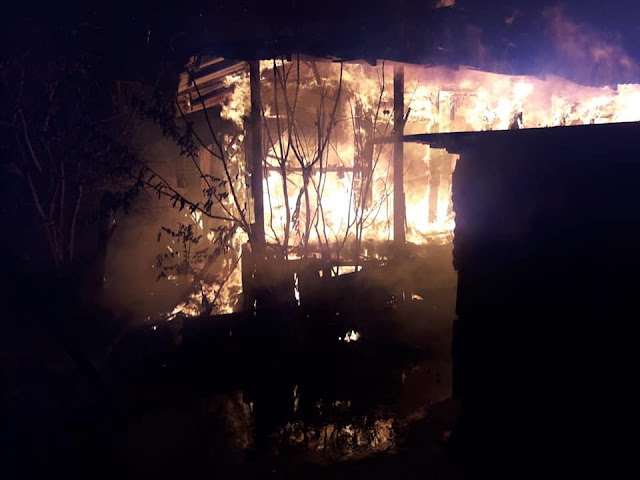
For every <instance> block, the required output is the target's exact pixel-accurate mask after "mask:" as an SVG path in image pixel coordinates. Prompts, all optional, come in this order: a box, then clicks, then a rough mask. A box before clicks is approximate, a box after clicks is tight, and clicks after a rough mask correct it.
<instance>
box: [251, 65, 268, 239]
mask: <svg viewBox="0 0 640 480" xmlns="http://www.w3.org/2000/svg"><path fill="white" fill-rule="evenodd" d="M249 77H250V81H251V118H250V127H251V192H252V193H253V211H254V222H255V223H254V225H253V232H252V233H253V238H252V239H251V240H252V243H253V248H254V249H255V250H256V251H260V250H261V249H262V248H263V247H264V244H265V237H264V202H263V192H262V180H263V178H264V173H263V170H264V167H263V158H262V157H263V152H262V108H261V106H262V100H261V98H260V61H259V60H252V61H250V62H249Z"/></svg>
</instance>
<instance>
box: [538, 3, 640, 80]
mask: <svg viewBox="0 0 640 480" xmlns="http://www.w3.org/2000/svg"><path fill="white" fill-rule="evenodd" d="M543 17H544V19H545V22H546V35H547V38H548V39H550V41H551V46H552V49H553V51H552V56H551V63H552V66H551V67H552V70H555V71H557V72H558V73H564V74H565V75H563V76H567V77H569V78H572V79H573V80H575V81H577V82H579V83H583V84H591V85H611V84H615V83H628V82H634V81H637V80H638V78H639V77H640V75H639V73H640V68H639V67H638V65H637V63H636V62H635V61H634V60H633V59H632V58H631V57H630V56H629V55H628V54H627V53H626V52H625V51H624V49H623V48H622V47H621V46H620V44H619V41H617V40H618V39H615V38H614V39H607V38H605V37H604V35H603V34H601V33H599V32H597V31H595V30H594V29H593V28H592V27H590V26H588V25H584V24H578V23H576V22H574V21H573V20H572V19H570V18H568V17H567V16H566V15H565V13H564V11H563V10H562V8H560V7H553V8H548V9H546V10H544V11H543ZM555 71H554V73H556V72H555Z"/></svg>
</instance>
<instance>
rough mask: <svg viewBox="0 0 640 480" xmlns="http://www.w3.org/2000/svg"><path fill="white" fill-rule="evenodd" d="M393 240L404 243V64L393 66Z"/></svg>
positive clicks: (399, 243)
mask: <svg viewBox="0 0 640 480" xmlns="http://www.w3.org/2000/svg"><path fill="white" fill-rule="evenodd" d="M393 125H394V140H395V141H394V145H393V240H394V242H395V244H396V245H404V244H405V215H406V209H405V202H404V143H403V135H404V66H403V65H400V64H396V65H394V67H393Z"/></svg>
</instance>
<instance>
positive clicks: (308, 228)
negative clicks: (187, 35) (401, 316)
mask: <svg viewBox="0 0 640 480" xmlns="http://www.w3.org/2000/svg"><path fill="white" fill-rule="evenodd" d="M400 97H402V98H400ZM177 104H178V115H179V116H181V117H183V118H188V119H189V121H192V122H195V124H196V125H200V126H201V127H203V128H204V129H205V130H207V128H209V129H213V130H212V131H211V132H210V135H209V134H208V135H207V138H209V137H212V138H211V139H210V140H204V143H203V146H202V148H201V151H200V155H199V157H198V166H197V171H194V172H192V174H193V175H194V176H200V177H201V181H200V184H199V187H200V188H199V189H198V188H194V193H195V194H196V196H197V193H198V190H201V191H203V192H205V195H204V198H203V201H202V205H205V208H204V209H203V211H202V212H198V211H197V210H196V212H195V214H196V215H197V217H196V218H195V219H194V222H195V225H196V229H197V230H198V232H199V233H200V234H202V235H203V236H204V237H205V238H206V239H207V241H209V242H211V244H212V245H213V246H215V245H216V244H217V242H218V241H219V239H220V236H217V235H216V233H215V232H218V233H220V232H222V231H224V237H225V238H224V240H223V241H224V243H225V244H226V245H228V246H229V247H230V249H228V250H226V253H225V254H224V255H223V256H222V259H219V260H216V261H213V262H209V263H208V264H207V268H209V269H210V270H211V268H212V266H214V265H215V267H214V268H215V269H217V271H222V272H224V273H223V274H222V275H217V277H216V278H215V279H214V280H213V281H205V280H203V281H202V282H200V284H199V285H200V286H199V287H198V290H197V291H196V292H195V293H194V294H193V296H192V298H191V299H190V300H189V301H187V302H184V303H182V304H180V305H178V306H177V307H176V308H175V309H174V310H173V312H172V313H171V315H172V316H175V315H176V314H178V313H181V312H182V313H186V314H189V315H197V314H199V313H202V312H203V308H202V306H203V304H209V305H212V304H215V305H214V306H213V312H217V313H225V312H231V311H238V310H247V309H249V310H252V309H254V308H255V307H256V306H259V304H261V303H262V305H263V306H264V307H266V308H272V307H274V306H276V305H292V304H293V305H295V304H297V303H298V304H299V303H300V302H303V303H304V301H306V299H303V298H302V297H304V295H302V296H301V294H300V289H301V288H302V289H303V290H307V292H308V291H309V288H307V287H308V286H309V285H311V284H313V283H314V282H315V284H316V285H319V284H320V283H318V282H316V280H315V278H316V277H319V276H322V278H325V279H326V278H329V277H332V276H338V275H341V274H343V273H350V272H359V271H360V270H364V271H365V272H366V271H367V270H368V271H371V269H372V268H374V267H375V266H378V267H384V265H385V264H387V263H388V262H392V263H394V262H395V261H396V258H397V257H398V253H399V252H400V251H401V250H402V248H404V247H403V245H405V242H407V243H409V244H411V245H414V246H419V247H423V249H424V251H425V252H427V251H428V250H429V249H430V248H431V246H438V245H451V241H452V238H453V230H454V227H455V215H454V211H453V208H452V203H451V188H452V182H451V179H452V174H453V172H454V170H455V166H456V161H457V158H458V155H457V154H456V153H455V152H454V153H451V152H448V151H447V150H446V149H443V148H439V146H438V145H436V144H432V145H429V144H418V143H406V144H404V147H403V142H398V141H395V142H389V141H388V139H390V138H399V136H401V135H402V134H404V135H406V136H411V135H415V134H423V133H425V132H426V133H433V134H436V133H447V132H459V131H488V130H494V131H496V130H507V129H520V128H524V129H528V128H539V127H551V126H569V125H579V124H594V123H595V124H597V123H610V122H619V121H632V120H637V119H638V116H639V115H640V114H638V112H639V111H640V110H639V109H638V108H637V106H638V105H639V104H640V86H638V85H630V84H629V85H617V86H615V87H609V86H607V87H601V88H595V87H587V86H582V85H578V84H575V83H573V82H570V81H567V80H564V79H561V78H557V77H552V76H548V77H546V78H538V77H531V76H522V75H519V76H518V75H501V74H495V73H490V72H482V71H479V70H475V69H471V68H466V67H459V68H448V67H426V66H420V65H409V64H398V63H393V62H384V61H379V62H377V64H375V65H370V64H367V63H364V62H330V61H326V60H323V59H318V58H311V57H304V56H293V57H291V59H288V60H287V59H275V60H268V61H260V62H249V63H247V62H238V61H229V60H224V59H222V58H205V57H203V58H194V59H192V62H191V63H190V64H189V66H188V70H187V72H186V73H185V74H183V75H182V77H181V80H180V85H179V89H178V101H177ZM209 142H211V143H209ZM220 179H221V182H222V183H221V184H224V185H225V188H224V192H220V191H219V190H217V191H216V192H213V195H212V191H211V190H212V183H215V181H217V180H220ZM260 179H261V180H260ZM214 190H215V188H214ZM212 198H213V202H211V201H210V202H209V203H208V204H207V199H209V200H211V199H212ZM212 212H213V214H212ZM214 217H215V218H214ZM223 217H224V218H226V219H227V220H217V219H216V218H223ZM394 245H395V250H393V248H392V247H393V246H394ZM258 260H259V261H258ZM197 268H198V269H201V270H202V269H203V268H204V267H203V266H202V265H199V266H198V267H197ZM203 273H204V275H201V276H202V277H206V276H207V275H206V272H204V271H203ZM209 277H211V275H209ZM303 284H304V285H303ZM417 288H419V287H417ZM409 289H410V288H409ZM403 292H404V295H405V297H406V296H407V295H410V294H411V293H412V292H409V291H403V290H402V289H401V290H400V291H399V292H395V293H396V294H400V295H402V293H403ZM307 298H309V296H308V295H307ZM396 298H397V295H396ZM205 310H206V309H205Z"/></svg>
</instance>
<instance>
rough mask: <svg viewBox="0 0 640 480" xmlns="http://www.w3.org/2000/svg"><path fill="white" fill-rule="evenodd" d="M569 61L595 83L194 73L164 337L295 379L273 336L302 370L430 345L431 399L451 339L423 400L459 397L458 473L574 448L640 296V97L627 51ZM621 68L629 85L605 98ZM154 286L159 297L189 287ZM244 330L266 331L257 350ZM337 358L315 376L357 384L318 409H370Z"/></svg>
mask: <svg viewBox="0 0 640 480" xmlns="http://www.w3.org/2000/svg"><path fill="white" fill-rule="evenodd" d="M551 23H552V27H553V28H552V30H553V31H554V32H556V33H558V32H561V31H563V30H566V29H567V28H568V27H567V24H566V23H562V21H561V20H558V19H555V20H554V21H552V22H551ZM573 31H574V33H575V30H573ZM558 34H559V33H558ZM574 40H575V39H574ZM578 40H579V41H578ZM578 40H576V41H575V42H573V43H571V42H565V43H562V42H560V45H561V48H560V50H562V51H564V50H566V52H569V53H570V52H571V51H573V50H574V49H575V48H577V47H576V46H578V47H580V45H582V46H585V49H586V50H587V53H588V55H587V57H588V58H586V57H585V62H586V61H592V62H593V65H595V67H594V69H595V71H596V73H597V75H596V80H595V81H580V78H576V77H580V75H575V76H574V78H573V79H569V78H564V77H562V76H557V75H554V74H553V73H554V70H553V69H552V70H551V71H550V72H547V73H546V74H544V75H540V74H539V72H538V73H537V74H533V73H532V72H529V71H526V69H522V70H519V69H517V68H511V69H505V68H495V69H492V68H490V67H488V66H487V63H486V62H484V63H483V62H480V61H479V62H476V64H475V66H464V65H451V64H450V63H451V62H442V63H438V62H430V63H429V64H418V63H409V62H407V61H403V62H401V61H387V60H376V61H371V60H369V61H364V60H344V59H337V58H327V57H322V56H312V55H303V54H296V53H286V54H284V55H280V56H276V57H275V58H272V57H269V56H266V55H259V54H257V55H256V54H254V55H253V56H247V57H245V58H249V59H248V60H242V59H241V60H232V59H228V58H223V57H218V56H214V55H204V54H203V55H198V56H194V57H192V58H191V59H190V61H189V63H188V64H187V66H186V69H185V72H184V73H183V74H182V75H181V76H180V81H179V85H178V89H177V96H176V101H175V112H174V113H175V116H176V117H177V118H178V119H179V120H180V121H182V122H184V124H185V125H186V126H187V129H188V130H189V131H190V132H191V133H192V134H193V136H194V137H195V142H194V145H195V149H192V150H190V159H191V160H193V161H188V162H183V161H178V162H177V164H176V169H175V172H174V174H175V181H176V184H177V185H178V190H176V195H175V197H174V200H175V202H174V205H175V204H176V203H179V202H182V203H183V204H182V207H183V208H181V209H180V215H181V216H182V217H183V218H181V219H180V222H181V225H180V228H179V229H178V230H167V229H165V232H166V233H168V234H169V237H163V238H169V239H170V242H171V243H170V244H168V245H167V246H166V247H167V249H168V252H169V254H167V253H164V255H163V258H164V259H165V260H166V258H168V257H170V258H172V259H173V258H175V257H176V253H175V250H176V249H177V248H181V249H182V250H181V251H180V252H181V253H180V255H182V257H181V258H182V259H181V260H180V263H181V264H183V265H184V264H187V265H188V268H187V270H186V271H187V275H186V276H187V277H188V278H189V282H190V284H191V285H193V286H194V287H193V288H192V289H191V291H190V292H188V293H189V295H188V298H185V299H183V300H182V301H180V302H178V303H177V305H175V307H174V308H172V309H171V310H170V312H167V314H166V315H164V317H163V320H166V321H174V320H175V319H180V320H182V321H183V322H184V328H183V330H182V334H183V339H184V342H185V343H186V344H189V345H191V346H196V347H198V348H201V349H202V350H207V349H209V353H208V354H207V355H214V357H215V355H219V356H217V357H215V359H216V361H219V362H221V361H223V360H224V356H223V354H222V353H220V352H225V351H226V350H225V348H228V344H224V345H223V344H222V343H216V344H215V345H216V349H218V350H217V351H216V352H215V353H211V352H210V350H211V343H206V344H203V338H206V335H205V336H203V332H205V331H206V330H207V329H215V330H216V331H222V330H223V331H225V332H229V333H228V336H229V337H230V338H231V337H233V336H234V335H235V336H236V337H238V336H242V335H243V334H246V335H247V336H251V340H250V343H251V342H253V343H251V344H252V345H257V344H260V345H261V346H260V347H259V348H258V350H260V349H263V350H260V351H261V352H262V353H263V354H264V356H263V357H260V358H270V359H271V358H275V357H277V358H279V359H280V360H282V365H287V367H286V368H287V369H291V372H294V373H292V378H293V377H294V376H295V375H297V374H299V373H300V372H299V371H298V370H296V369H297V368H299V367H298V366H297V365H291V363H292V362H290V361H288V360H287V359H286V358H284V357H282V358H281V357H280V356H279V355H283V356H284V355H285V354H284V353H282V352H278V353H274V351H272V350H268V348H276V349H277V348H279V346H282V345H283V344H284V343H287V342H288V341H289V340H291V338H290V337H289V336H287V337H286V338H287V342H285V341H284V340H283V338H284V336H278V335H279V334H275V333H274V332H276V331H277V332H281V331H282V330H281V329H279V327H277V326H281V325H282V324H285V325H286V328H285V329H284V330H286V331H288V332H289V333H288V334H287V335H289V334H290V336H291V337H295V338H294V339H293V340H291V341H292V343H295V344H296V345H297V348H298V349H299V350H300V351H305V352H310V353H309V357H315V358H317V357H320V356H322V355H323V353H322V352H321V351H320V350H321V347H319V345H324V343H323V342H322V341H321V340H325V338H324V337H325V336H326V337H327V338H329V337H330V339H331V341H333V342H334V343H336V339H337V340H338V342H339V344H340V347H344V346H345V345H344V344H346V343H348V344H352V343H353V342H356V343H361V344H364V343H366V342H369V345H374V346H380V345H382V344H383V343H384V341H383V340H388V339H389V338H394V336H395V337H397V336H402V335H404V337H403V339H402V340H403V341H404V342H405V343H411V342H407V338H408V337H411V336H412V335H413V336H415V335H416V332H419V333H420V335H423V336H424V337H425V338H427V342H428V341H429V340H428V338H434V337H437V338H438V339H439V340H438V341H439V342H441V345H440V347H439V348H440V350H439V351H438V354H442V357H441V358H439V359H438V360H437V361H438V362H440V363H439V364H438V367H437V368H436V370H438V372H439V373H438V374H437V375H435V376H434V378H435V377H436V376H437V377H438V378H439V379H440V378H441V377H442V376H444V377H448V378H451V370H452V366H451V363H450V361H449V359H448V357H447V355H448V347H449V344H450V341H451V336H452V330H454V331H455V338H454V341H453V357H454V362H453V372H454V375H453V386H452V385H451V383H450V382H445V384H446V385H444V386H440V387H434V389H432V392H431V393H430V394H429V395H431V396H429V395H427V397H428V399H429V400H428V402H426V403H429V402H431V403H437V402H438V401H441V400H443V399H445V398H447V397H448V396H449V395H451V393H452V392H451V389H453V394H454V395H455V396H457V397H459V398H461V399H462V401H463V410H462V412H463V414H462V417H461V421H460V424H459V428H458V429H457V432H458V433H457V438H459V439H460V438H461V439H462V440H461V441H462V442H463V443H465V442H467V443H466V445H467V446H468V445H471V447H470V448H471V449H472V450H473V452H472V454H471V456H475V457H476V458H477V459H479V461H484V460H486V459H487V458H493V457H491V452H490V451H489V450H491V449H492V448H494V447H496V446H497V447H496V448H499V449H503V451H504V452H508V453H506V455H513V456H514V458H516V457H517V458H522V459H525V458H528V455H529V453H527V454H523V453H522V452H524V451H527V452H531V448H532V445H533V444H535V443H536V442H542V443H544V442H547V441H548V440H549V439H548V436H549V431H551V430H553V429H554V428H559V427H557V425H558V424H561V425H562V427H561V430H562V431H563V432H564V433H565V434H567V435H569V436H571V437H572V438H574V437H579V436H580V435H581V433H577V434H576V432H583V431H584V428H583V425H581V420H580V418H581V415H587V411H588V409H589V408H592V407H594V402H593V401H585V400H584V399H585V397H588V396H589V393H588V388H589V387H588V386H589V385H590V377H589V375H587V374H586V373H585V368H586V367H585V366H586V365H590V366H591V367H593V369H594V370H593V371H597V370H598V368H599V367H598V366H597V365H593V362H592V361H591V360H589V353H588V352H589V347H588V345H594V344H595V343H597V342H599V341H602V342H604V343H605V344H606V345H604V346H603V345H601V347H602V348H604V351H605V352H607V353H606V354H607V355H608V353H610V348H611V345H612V343H611V342H614V343H615V339H613V338H609V337H607V336H601V337H599V335H600V330H599V328H598V322H599V321H600V320H601V318H603V317H607V318H610V317H611V315H617V316H618V317H619V316H620V315H622V314H623V312H625V311H626V309H627V308H628V307H630V306H631V302H630V301H629V297H630V296H631V295H632V288H631V285H635V283H637V282H635V281H634V280H633V278H632V275H630V274H629V273H628V272H625V268H623V267H622V266H620V265H618V266H616V259H615V257H616V255H618V254H621V255H624V257H625V265H627V266H630V267H629V268H630V269H631V271H634V272H635V264H636V263H637V259H638V255H637V253H636V252H635V245H636V244H637V240H638V231H639V230H640V226H639V223H638V218H637V213H636V212H635V205H636V204H637V202H638V200H640V199H638V198H636V194H635V193H633V190H635V189H634V186H633V185H634V183H635V181H637V179H638V177H639V175H638V174H639V172H638V169H637V165H636V161H635V155H636V154H635V152H634V148H633V144H634V138H635V136H636V135H637V133H638V123H636V122H638V121H639V120H640V84H638V83H633V82H631V81H629V79H630V78H635V81H636V82H637V80H638V77H637V76H636V77H634V72H636V73H637V67H636V66H635V64H633V62H632V61H631V59H629V58H628V57H626V56H624V55H623V54H622V53H621V51H619V50H617V49H615V48H613V47H608V46H607V45H604V44H600V43H597V42H596V43H594V44H588V45H587V43H585V42H586V41H585V40H584V38H583V37H578ZM576 42H577V43H576ZM581 42H582V43H581ZM563 49H564V50H563ZM583 53H584V52H583ZM617 68H619V69H620V70H621V71H622V72H623V74H622V75H621V77H620V78H621V79H622V80H621V81H620V82H611V81H607V82H598V75H603V72H604V71H607V72H609V73H611V71H614V70H616V69H617ZM507 70H509V71H507ZM514 70H515V71H514ZM592 71H594V70H593V69H592ZM583 78H584V77H583ZM183 150H187V148H186V147H185V148H184V149H183ZM183 199H186V207H185V202H183ZM594 230H597V231H594ZM159 238H160V237H159ZM621 239H623V240H622V241H623V244H624V245H623V246H620V243H619V242H620V241H621ZM187 245H188V246H187ZM180 255H177V256H178V257H179V256H180ZM155 268H157V269H158V270H161V274H162V275H163V276H166V277H168V278H169V279H170V280H176V279H177V277H178V276H179V275H181V274H184V273H185V271H182V272H178V271H177V270H176V268H175V265H174V264H170V263H166V262H165V263H163V262H162V261H159V262H158V263H156V264H155ZM612 279H614V280H612ZM456 297H457V298H456ZM435 311H439V313H438V314H434V313H433V312H435ZM265 312H266V313H265ZM212 315H215V316H214V317H213V318H212V317H211V316H212ZM255 317H260V318H259V320H268V322H265V323H264V324H261V325H260V326H259V327H258V330H257V331H258V332H259V333H256V332H255V331H253V333H251V334H248V333H247V332H248V331H249V329H248V327H247V325H248V324H249V323H250V322H251V321H252V320H254V319H255ZM618 317H616V318H618ZM454 318H456V320H455V326H454ZM390 319H391V321H389V320H390ZM416 319H419V320H416ZM422 320H424V322H422ZM421 322H422V323H421ZM430 322H431V323H430ZM175 323H177V322H175ZM317 324H322V326H323V327H322V329H317V330H314V334H315V335H316V337H315V339H314V341H310V340H309V338H308V335H309V332H308V331H306V329H308V328H312V327H313V326H314V325H317ZM407 324H411V325H412V326H411V327H407ZM415 324H421V325H420V326H419V327H415ZM301 325H302V326H301ZM434 325H435V326H434ZM252 328H255V324H253V327H252ZM303 330H305V331H303ZM398 331H400V332H401V333H400V334H398ZM243 332H244V333H243ZM291 332H294V333H291ZM327 332H329V333H327ZM425 332H426V333H425ZM442 339H444V340H442ZM233 341H235V337H234V340H233ZM228 342H231V340H229V341H228ZM436 343H437V342H436ZM203 345H204V346H203ZM264 345H271V347H267V346H264ZM442 345H446V347H445V348H441V347H442ZM275 346H278V347H275ZM349 347H351V345H349ZM322 348H324V347H322ZM376 348H377V347H376ZM436 350H437V349H436ZM296 351H298V350H296ZM380 351H382V350H380ZM376 352H377V353H379V351H378V350H376ZM443 352H444V353H443ZM343 354H344V355H345V356H344V357H343V356H339V357H336V358H340V359H341V361H340V362H336V365H337V366H336V369H335V370H334V371H332V375H328V376H331V378H333V379H335V378H338V377H340V376H345V377H349V380H350V381H345V382H337V383H338V384H339V385H338V386H337V387H335V388H336V391H334V392H332V393H331V394H327V393H326V392H325V393H324V396H325V399H326V398H332V399H333V400H335V402H340V401H341V400H340V399H341V398H353V399H356V400H354V404H358V402H362V403H365V399H364V398H363V397H365V396H366V394H364V395H363V394H362V393H359V391H358V387H357V386H354V385H358V382H356V381H353V379H354V378H357V379H362V378H367V379H368V380H370V382H369V383H370V384H374V383H376V381H377V380H379V379H377V378H376V379H375V380H374V379H373V378H372V377H373V374H371V372H370V371H369V370H371V371H375V368H374V367H373V366H371V365H375V362H373V363H371V364H370V366H368V367H366V368H364V367H363V368H359V367H358V368H356V370H354V371H353V372H351V373H352V375H348V374H345V371H348V367H346V366H345V362H342V360H344V359H349V358H351V357H349V355H350V353H344V352H343V353H341V354H340V355H343ZM272 355H273V356H274V357H272ZM444 357H447V358H446V359H445V360H443V358H444ZM199 358H202V357H199ZM298 360H299V359H296V361H298ZM334 360H335V358H334ZM315 361H316V360H309V364H313V365H315V363H314V362H315ZM590 362H591V363H590ZM294 363H295V362H294ZM303 363H304V362H303ZM436 363H437V362H436ZM287 371H289V370H287ZM367 375H369V377H367ZM296 378H297V377H296ZM400 378H402V383H404V381H405V378H406V377H405V372H404V371H403V372H402V376H401V377H400ZM567 379H569V380H567ZM254 380H255V381H256V382H258V383H259V382H265V386H264V387H265V388H264V390H267V389H269V388H271V384H269V386H266V384H267V383H268V380H269V379H268V378H267V379H266V380H265V379H260V380H256V379H254ZM315 380H317V377H314V376H311V377H309V378H307V379H306V380H305V381H301V382H297V383H296V384H295V388H294V390H293V391H294V402H295V411H296V412H297V411H298V408H300V409H301V411H304V410H305V409H307V410H309V409H310V408H311V407H309V405H305V404H304V402H305V396H304V395H305V394H304V393H303V396H302V397H299V396H298V392H299V391H302V392H307V393H306V395H307V397H306V400H307V401H311V399H314V400H315V397H314V396H313V395H314V394H313V393H308V392H314V393H317V392H316V390H315V389H317V386H316V384H315V383H314V382H315ZM274 382H275V383H277V382H276V381H275V380H274ZM379 383H380V384H382V383H384V381H383V380H380V381H379ZM433 383H434V385H435V383H436V382H435V381H434V382H433ZM437 383H441V382H440V381H438V382H437ZM290 386H291V385H289V384H287V385H286V388H283V390H282V391H285V392H286V393H284V394H283V397H282V398H279V399H277V400H274V399H273V398H271V397H270V398H269V399H266V398H264V397H260V395H258V400H256V405H258V404H261V405H265V404H268V405H270V406H271V407H273V410H272V411H271V413H270V414H269V415H266V416H264V417H262V420H261V421H263V422H267V423H269V422H273V423H269V425H268V427H265V429H266V430H268V431H273V429H275V428H277V427H278V425H282V424H284V423H286V424H287V426H288V427H291V424H290V423H287V422H286V419H287V418H288V417H287V413H283V412H282V411H281V406H282V405H284V404H285V403H286V401H287V400H285V399H284V398H285V397H286V396H290V390H291V389H290ZM298 387H300V390H299V388H298ZM273 390H274V391H275V390H277V388H275V387H274V388H273ZM433 392H435V393H433ZM487 392H488V393H487ZM331 395H333V397H331ZM595 397H597V398H598V400H596V402H598V401H599V400H602V399H603V396H602V395H596V396H595ZM301 398H302V399H303V400H302V403H299V402H300V399H301ZM335 402H334V403H335ZM262 408H265V407H262ZM273 412H278V413H273ZM567 412H569V413H567ZM267 416H268V417H269V420H268V421H267V420H265V418H266V417H267ZM256 418H257V417H256ZM487 418H489V420H487ZM278 422H280V423H278ZM605 423H606V422H605ZM601 426H602V427H605V428H603V429H602V432H600V433H598V434H599V435H600V434H602V435H607V434H609V433H611V432H612V430H607V428H606V425H601ZM291 428H292V427H291ZM325 428H327V427H326V425H325ZM569 431H570V432H569ZM298 433H300V432H298ZM316 433H317V432H316ZM325 433H326V430H325ZM296 435H297V434H296ZM300 435H302V436H303V437H304V438H307V435H311V434H310V433H309V431H307V432H306V433H304V434H300ZM294 436H295V435H294ZM356 436H357V435H356ZM354 438H355V437H354ZM585 438H589V439H590V441H591V440H593V442H594V443H593V444H595V443H597V440H595V439H594V436H593V435H592V436H587V437H585ZM469 439H470V440H469ZM561 443H562V442H553V441H548V442H547V443H545V444H546V445H547V446H548V449H556V450H558V449H561V448H562V445H561ZM545 448H547V447H545ZM585 448H589V447H588V446H585ZM518 455H522V457H520V456H518Z"/></svg>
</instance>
